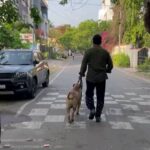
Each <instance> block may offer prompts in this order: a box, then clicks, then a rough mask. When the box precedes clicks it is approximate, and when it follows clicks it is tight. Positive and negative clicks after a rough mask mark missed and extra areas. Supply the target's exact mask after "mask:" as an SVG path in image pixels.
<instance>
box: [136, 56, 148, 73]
mask: <svg viewBox="0 0 150 150" xmlns="http://www.w3.org/2000/svg"><path fill="white" fill-rule="evenodd" d="M138 70H139V71H143V72H150V58H148V59H145V62H144V63H143V64H140V65H139V66H138Z"/></svg>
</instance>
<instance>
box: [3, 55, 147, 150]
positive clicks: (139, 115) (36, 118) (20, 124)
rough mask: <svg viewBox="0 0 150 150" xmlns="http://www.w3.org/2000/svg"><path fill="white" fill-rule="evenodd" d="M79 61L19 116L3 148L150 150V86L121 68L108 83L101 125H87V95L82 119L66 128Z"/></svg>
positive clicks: (7, 128)
mask: <svg viewBox="0 0 150 150" xmlns="http://www.w3.org/2000/svg"><path fill="white" fill-rule="evenodd" d="M80 62H81V57H75V60H74V61H72V60H70V61H69V62H68V63H67V64H66V65H64V66H63V68H62V69H61V70H60V72H58V73H57V74H55V76H53V79H52V80H51V83H50V86H49V88H46V89H45V90H39V91H40V93H39V94H38V95H37V98H36V99H34V100H32V101H24V103H23V105H22V106H21V107H20V108H19V109H16V111H14V114H15V115H12V116H13V117H12V119H10V120H11V122H10V121H8V123H7V121H6V123H5V124H4V126H3V132H2V144H1V147H2V148H1V149H4V146H6V147H9V148H10V149H13V150H34V149H36V150H41V149H44V148H45V149H50V150H77V149H79V150H91V149H92V150H150V132H149V131H150V93H149V91H150V84H149V82H147V81H144V80H141V79H139V78H135V77H133V76H130V75H129V74H128V73H126V72H122V71H120V70H117V69H114V71H113V73H112V74H111V75H110V77H109V80H108V81H107V90H106V97H105V108H104V111H103V115H102V122H101V123H96V122H95V121H89V120H88V117H87V115H88V110H87V109H86V106H85V103H84V96H83V100H82V106H81V110H80V116H79V117H77V118H76V121H75V123H74V124H71V125H69V124H68V123H67V121H66V117H65V116H66V111H65V107H66V105H65V98H66V94H67V92H68V90H69V89H70V88H71V86H72V84H73V83H74V82H76V81H77V78H78V76H77V75H78V72H79V67H80ZM84 91H85V83H84V89H83V95H84ZM2 119H3V118H2ZM6 120H7V119H6Z"/></svg>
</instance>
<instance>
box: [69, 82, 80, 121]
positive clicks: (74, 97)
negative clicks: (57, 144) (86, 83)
mask: <svg viewBox="0 0 150 150" xmlns="http://www.w3.org/2000/svg"><path fill="white" fill-rule="evenodd" d="M81 98H82V85H81V82H80V81H78V82H77V83H75V84H74V85H73V88H72V89H71V90H70V91H69V93H68V95H67V116H68V122H69V123H72V122H74V115H75V112H76V115H79V109H80V105H81Z"/></svg>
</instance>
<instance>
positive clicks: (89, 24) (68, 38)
mask: <svg viewBox="0 0 150 150" xmlns="http://www.w3.org/2000/svg"><path fill="white" fill-rule="evenodd" d="M109 27H110V22H105V21H102V22H99V23H98V22H96V21H93V20H86V21H84V22H81V23H80V24H79V26H78V27H76V28H75V27H70V28H68V30H67V31H66V32H65V34H63V35H62V36H61V37H60V38H59V41H60V43H61V44H62V45H63V46H64V47H65V49H67V50H69V49H72V50H74V51H85V50H86V49H88V48H90V47H91V46H92V37H93V35H94V34H98V33H101V32H103V31H107V30H108V29H109Z"/></svg>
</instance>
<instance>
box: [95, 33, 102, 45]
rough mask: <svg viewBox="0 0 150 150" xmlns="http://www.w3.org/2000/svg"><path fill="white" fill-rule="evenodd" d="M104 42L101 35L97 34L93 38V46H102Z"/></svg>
mask: <svg viewBox="0 0 150 150" xmlns="http://www.w3.org/2000/svg"><path fill="white" fill-rule="evenodd" d="M101 42H102V38H101V36H100V35H99V34H96V35H94V36H93V44H94V45H100V44H101Z"/></svg>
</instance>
